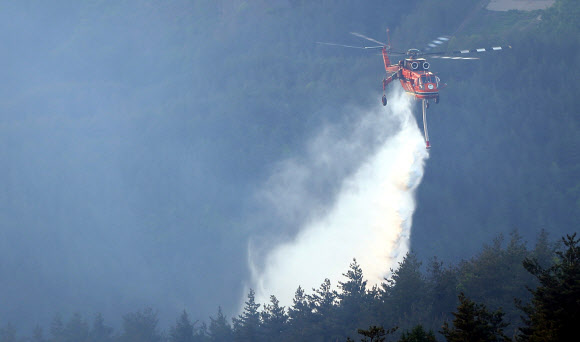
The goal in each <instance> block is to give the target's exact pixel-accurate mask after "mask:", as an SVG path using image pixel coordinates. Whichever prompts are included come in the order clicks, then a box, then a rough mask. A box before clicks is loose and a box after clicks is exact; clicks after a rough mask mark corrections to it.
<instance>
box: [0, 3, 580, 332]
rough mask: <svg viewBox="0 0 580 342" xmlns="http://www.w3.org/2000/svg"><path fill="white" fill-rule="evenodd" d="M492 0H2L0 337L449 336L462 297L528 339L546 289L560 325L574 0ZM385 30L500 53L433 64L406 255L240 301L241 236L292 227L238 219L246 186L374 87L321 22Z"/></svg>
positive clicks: (343, 35)
mask: <svg viewBox="0 0 580 342" xmlns="http://www.w3.org/2000/svg"><path fill="white" fill-rule="evenodd" d="M31 3H32V2H31ZM56 3H58V5H57V4H56ZM486 3H487V1H481V0H444V1H431V0H409V1H404V2H403V1H379V0H373V1H366V2H365V5H364V6H361V5H360V3H359V2H358V1H350V0H324V1H317V2H311V1H302V0H288V1H280V2H270V1H258V0H256V1H242V0H240V1H227V0H223V1H222V0H220V1H209V0H207V1H206V0H203V1H202V0H200V1H178V0H176V1H158V0H148V1H143V2H139V5H136V2H132V1H119V2H115V3H114V4H111V3H110V2H107V1H87V2H78V3H76V4H75V5H72V4H70V3H69V2H67V1H60V2H58V1H57V2H55V4H54V5H50V6H47V5H46V4H44V5H41V2H39V3H38V4H37V5H36V6H34V5H22V7H20V5H17V4H16V3H13V4H7V3H4V4H2V5H1V6H2V7H1V9H2V11H0V16H2V20H1V22H2V25H4V28H5V30H3V31H2V32H3V33H2V34H3V36H2V37H4V38H5V41H6V46H7V48H6V53H5V54H3V55H2V56H0V61H1V62H2V63H3V65H6V66H7V67H5V68H3V69H2V70H1V72H2V78H3V80H4V82H3V83H2V84H1V85H0V114H1V115H2V116H1V122H0V165H1V166H0V179H3V180H4V182H3V184H2V191H1V192H0V208H1V210H0V224H1V226H0V261H1V263H0V279H1V281H0V294H1V297H0V299H1V300H0V328H1V330H0V341H2V342H3V341H50V342H53V341H54V342H56V341H162V340H169V341H197V340H199V341H205V340H209V341H231V340H239V341H249V340H255V341H260V340H265V341H272V340H282V341H283V340H289V341H290V340H292V341H300V340H312V341H336V340H338V341H345V340H347V339H349V338H350V339H352V340H355V341H357V340H360V339H363V340H364V338H366V339H367V340H372V341H380V340H381V338H383V337H380V336H379V335H381V334H383V333H384V334H385V336H384V338H385V339H386V340H388V341H396V340H402V341H420V340H427V341H429V340H433V339H436V340H439V341H443V340H449V341H459V340H462V337H457V335H456V334H457V333H458V329H460V324H461V322H460V321H459V320H458V319H460V318H461V315H462V314H465V310H468V311H469V310H471V313H472V315H473V316H477V317H479V318H480V319H481V320H483V321H484V323H483V324H484V325H486V329H488V328H490V326H489V325H490V324H491V325H492V328H490V329H491V330H493V331H492V332H489V330H486V332H484V333H485V334H487V333H489V334H491V335H485V336H486V337H482V338H481V340H507V339H513V340H530V341H534V340H547V339H546V338H544V337H543V336H544V335H542V334H544V333H546V332H545V330H544V328H545V327H544V325H545V324H547V323H546V322H545V321H542V320H541V319H540V318H539V316H538V315H540V313H541V314H543V311H542V310H544V309H545V306H550V307H551V308H556V310H551V311H554V312H556V313H557V314H563V315H564V316H558V317H551V318H550V319H553V321H551V322H552V323H553V322H560V323H561V322H564V323H562V329H564V330H565V329H567V325H566V324H567V323H566V322H567V321H565V320H566V319H567V318H574V319H576V320H578V319H577V317H578V316H577V313H578V289H577V283H578V278H577V277H578V271H577V270H578V269H577V267H578V264H577V261H576V260H577V256H574V253H575V251H577V249H575V248H576V247H575V246H577V240H576V239H577V237H574V233H575V232H577V231H578V222H579V219H580V178H579V177H578V174H579V172H580V151H579V150H578V146H579V145H580V133H579V131H580V130H579V126H580V119H579V111H578V104H579V100H578V95H579V94H580V83H579V82H577V80H578V79H580V68H578V67H577V66H578V65H580V53H579V52H580V21H579V20H578V18H579V17H580V4H579V3H578V1H575V0H556V3H555V4H554V5H553V6H552V7H550V8H549V9H546V10H538V11H531V12H521V11H508V12H491V11H487V10H484V9H482V5H485V4H486ZM19 11H21V12H19ZM14 13H17V14H18V15H14ZM22 13H25V14H22ZM51 15H52V16H54V17H55V18H57V19H55V20H53V21H50V20H48V19H47V17H48V16H51ZM30 16H31V17H32V20H31V21H29V17H30ZM24 18H26V20H25V19H24ZM31 22H32V23H31ZM47 22H48V23H50V24H51V25H45V23H47ZM21 25H24V26H21ZM386 27H390V30H391V39H392V44H393V46H394V47H397V48H400V49H405V48H412V47H419V48H420V47H422V46H423V45H424V44H425V43H426V42H428V41H430V40H431V39H433V38H434V37H437V36H439V35H453V38H452V39H451V41H450V42H449V46H448V47H446V49H462V48H475V47H480V46H486V47H488V46H494V45H510V46H512V49H510V50H509V51H502V52H501V53H497V54H490V55H486V56H483V55H482V56H481V59H479V60H478V61H475V62H471V61H458V62H457V63H455V62H454V63H450V62H446V61H441V60H435V59H433V60H430V63H431V64H432V69H433V70H436V71H437V72H438V75H439V76H440V77H441V79H442V80H443V81H444V82H446V83H447V87H446V88H445V89H444V90H443V91H442V92H441V103H439V104H437V105H433V106H432V107H431V108H430V113H429V115H430V117H429V120H430V121H429V123H430V134H431V138H432V144H433V149H432V150H431V151H430V158H429V160H428V162H427V168H426V172H425V176H424V179H423V182H422V184H421V186H420V187H419V189H418V192H417V203H418V206H417V210H416V212H415V215H414V217H413V231H412V235H411V237H410V239H411V249H412V252H411V253H410V254H408V255H407V256H406V258H405V259H404V261H403V262H402V263H401V264H400V265H399V266H398V267H397V268H396V269H394V270H393V275H392V277H390V278H388V279H386V280H385V281H386V282H385V283H384V284H383V285H382V286H381V287H378V288H370V289H369V288H366V287H365V286H364V280H363V278H362V275H363V272H364V270H362V269H360V267H359V266H358V265H357V263H356V261H355V260H353V263H352V265H351V268H350V269H348V270H346V271H345V276H344V278H343V279H342V280H339V279H329V280H328V281H325V282H324V283H323V284H321V285H320V287H319V288H317V289H302V288H300V289H298V290H297V292H296V297H295V298H294V304H293V305H292V306H289V307H284V308H283V307H281V306H280V305H279V303H278V302H277V299H276V298H274V297H273V298H271V302H270V303H256V302H255V300H254V299H253V298H252V297H253V292H249V293H244V291H245V290H244V280H247V278H248V277H249V276H248V273H249V272H248V270H247V265H246V259H247V258H246V253H247V244H248V243H247V241H248V237H249V236H255V235H258V236H268V235H279V236H292V235H293V234H295V233H296V229H297V228H296V227H297V226H298V225H293V223H296V222H290V223H292V224H290V223H289V222H283V221H282V220H279V218H277V217H274V218H269V220H268V221H267V222H265V223H262V224H263V226H259V225H257V224H256V225H251V224H248V223H247V222H248V220H246V219H247V216H248V213H247V211H248V210H251V209H253V208H254V207H253V205H254V203H252V201H251V199H249V198H250V197H251V196H248V195H247V193H248V189H253V188H254V187H256V185H257V184H260V182H262V181H263V179H265V178H267V176H268V174H269V172H270V171H271V169H272V168H273V165H275V162H276V161H278V160H283V159H284V158H286V157H289V156H293V155H294V154H295V153H298V152H300V151H301V150H303V149H304V148H305V146H304V141H306V140H307V139H308V137H310V136H312V134H313V132H316V131H317V130H319V129H320V127H323V126H324V125H325V123H327V122H338V123H339V124H340V123H344V122H346V123H348V122H351V121H354V118H353V116H354V115H355V114H353V113H352V112H351V111H350V109H349V108H350V106H352V105H353V104H356V106H361V107H364V106H371V105H376V104H378V103H379V101H380V92H381V79H382V78H383V76H384V75H383V74H384V69H382V65H381V63H382V61H381V59H380V56H377V55H374V54H366V53H361V52H360V51H350V50H348V51H344V50H337V49H332V48H331V47H328V46H319V45H317V44H316V41H330V42H338V43H345V44H356V40H354V37H351V36H350V35H349V32H351V31H356V32H362V33H365V34H367V35H370V36H373V37H377V38H379V39H381V40H382V39H384V38H383V37H382V36H384V34H383V32H384V31H385V28H386ZM63 37H64V38H63ZM144 37H145V38H144ZM22 41H25V42H28V45H27V44H21V42H22ZM70 108H72V109H70ZM337 178H338V177H337ZM328 182H329V183H331V184H330V185H329V186H328V187H325V188H323V189H322V190H321V191H320V198H321V201H322V202H325V201H326V202H325V204H327V202H330V200H329V198H332V194H333V191H334V190H335V189H336V186H337V185H336V183H337V182H338V181H336V180H334V179H331V180H329V181H328ZM333 182H334V183H333ZM87 199H88V200H87ZM251 223H252V224H253V223H255V222H253V221H251ZM298 223H300V222H298ZM353 229H356V227H353ZM567 236H570V238H567ZM560 237H561V238H562V239H558V238H560ZM550 238H552V239H555V240H550ZM528 241H535V244H533V245H530V244H529V243H528ZM482 244H485V245H484V247H482ZM572 247H574V248H572ZM478 251H479V252H478ZM434 256H437V257H436V258H434ZM574 258H576V259H574ZM568 276H570V277H572V278H570V279H573V280H569V279H568V278H566V279H567V280H563V279H564V278H565V277H568ZM158 279H161V280H158ZM568 282H570V283H568ZM574 284H576V285H574ZM560 285H562V286H568V285H570V286H571V287H572V289H571V290H570V292H568V289H566V290H565V291H564V290H562V288H561V287H558V286H560ZM574 286H576V287H574ZM528 288H529V290H528ZM559 294H562V295H563V297H560V296H559ZM568 295H569V296H570V297H567V296H568ZM240 296H244V298H246V299H245V302H246V305H245V307H244V308H243V312H242V313H241V314H240V313H239V312H237V311H236V310H237V309H238V308H237V307H236V306H237V303H238V300H239V298H240ZM550 300H554V301H553V302H550ZM176 303H177V304H176ZM568 305H569V306H568ZM176 306H179V308H178V309H176ZM95 307H98V308H102V310H101V309H99V310H98V311H95V310H94V309H93V308H95ZM134 309H138V310H136V311H135V310H134ZM175 310H178V311H177V312H176V311H175ZM179 310H184V311H179ZM500 310H501V311H500ZM567 310H570V311H567ZM101 311H103V313H102V314H95V312H101ZM210 311H213V312H214V313H213V314H211V315H210V316H211V317H208V312H210ZM216 311H217V312H216ZM75 312H76V313H75ZM180 312H182V314H181V315H179V314H180ZM574 315H576V316H574ZM174 316H178V318H177V319H175V317H174ZM521 316H523V318H522V317H521ZM540 316H541V315H540ZM47 317H48V318H47ZM119 317H121V318H119ZM168 317H169V319H168ZM542 319H543V316H542ZM168 320H169V321H171V323H169V324H167V323H166V322H167V321H168ZM47 322H50V323H47ZM445 324H446V325H445ZM506 324H507V325H506ZM550 324H551V323H550ZM35 325H36V328H32V329H31V328H30V327H34V326H35ZM550 326H553V325H550ZM444 327H445V328H444ZM359 329H361V334H359V333H358V332H357V331H358V330H359ZM381 329H382V330H381ZM546 329H547V328H546ZM484 330H485V329H484ZM560 333H562V330H558V331H557V332H555V333H554V334H560ZM365 334H366V335H365ZM370 335H372V336H370ZM490 336H493V337H490ZM553 336H560V335H553ZM562 336H565V335H562ZM413 338H414V339H413ZM466 339H469V338H463V340H466ZM554 340H558V339H557V338H555V337H554ZM559 340H562V339H559Z"/></svg>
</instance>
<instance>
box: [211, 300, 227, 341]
mask: <svg viewBox="0 0 580 342" xmlns="http://www.w3.org/2000/svg"><path fill="white" fill-rule="evenodd" d="M209 319H210V323H209V340H210V341H212V342H230V341H231V340H232V336H233V334H232V327H231V326H230V324H229V323H228V321H227V319H226V316H224V314H223V313H222V308H221V306H220V307H218V313H217V317H216V318H213V317H210V318H209Z"/></svg>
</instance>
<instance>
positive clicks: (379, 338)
mask: <svg viewBox="0 0 580 342" xmlns="http://www.w3.org/2000/svg"><path fill="white" fill-rule="evenodd" d="M396 330H397V328H392V329H389V330H385V328H383V327H381V326H376V325H372V326H370V327H369V328H368V330H364V329H358V333H359V335H363V336H364V338H363V339H361V342H384V341H386V339H387V338H386V335H388V334H392V333H394V332H395V331H396ZM349 341H351V342H354V341H352V340H351V339H350V337H349V338H347V342H349Z"/></svg>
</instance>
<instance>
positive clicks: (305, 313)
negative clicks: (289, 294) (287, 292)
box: [288, 286, 312, 341]
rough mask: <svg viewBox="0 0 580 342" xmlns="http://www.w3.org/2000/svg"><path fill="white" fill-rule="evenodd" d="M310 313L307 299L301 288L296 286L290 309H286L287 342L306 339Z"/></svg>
mask: <svg viewBox="0 0 580 342" xmlns="http://www.w3.org/2000/svg"><path fill="white" fill-rule="evenodd" d="M311 316H312V311H311V310H310V304H309V303H308V297H307V296H306V294H305V293H304V290H303V289H302V287H301V286H298V289H296V292H295V293H294V299H292V307H290V308H289V309H288V330H289V331H288V338H289V339H288V340H289V341H299V340H303V339H305V338H306V336H307V334H308V329H307V327H308V326H309V325H310V318H311Z"/></svg>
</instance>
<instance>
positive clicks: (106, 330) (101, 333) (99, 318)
mask: <svg viewBox="0 0 580 342" xmlns="http://www.w3.org/2000/svg"><path fill="white" fill-rule="evenodd" d="M112 335H113V328H111V327H109V326H107V325H105V320H104V319H103V315H102V314H100V313H98V314H97V315H96V316H95V320H94V321H93V326H92V328H91V331H90V333H89V341H91V342H110V341H112V340H113V337H112Z"/></svg>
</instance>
